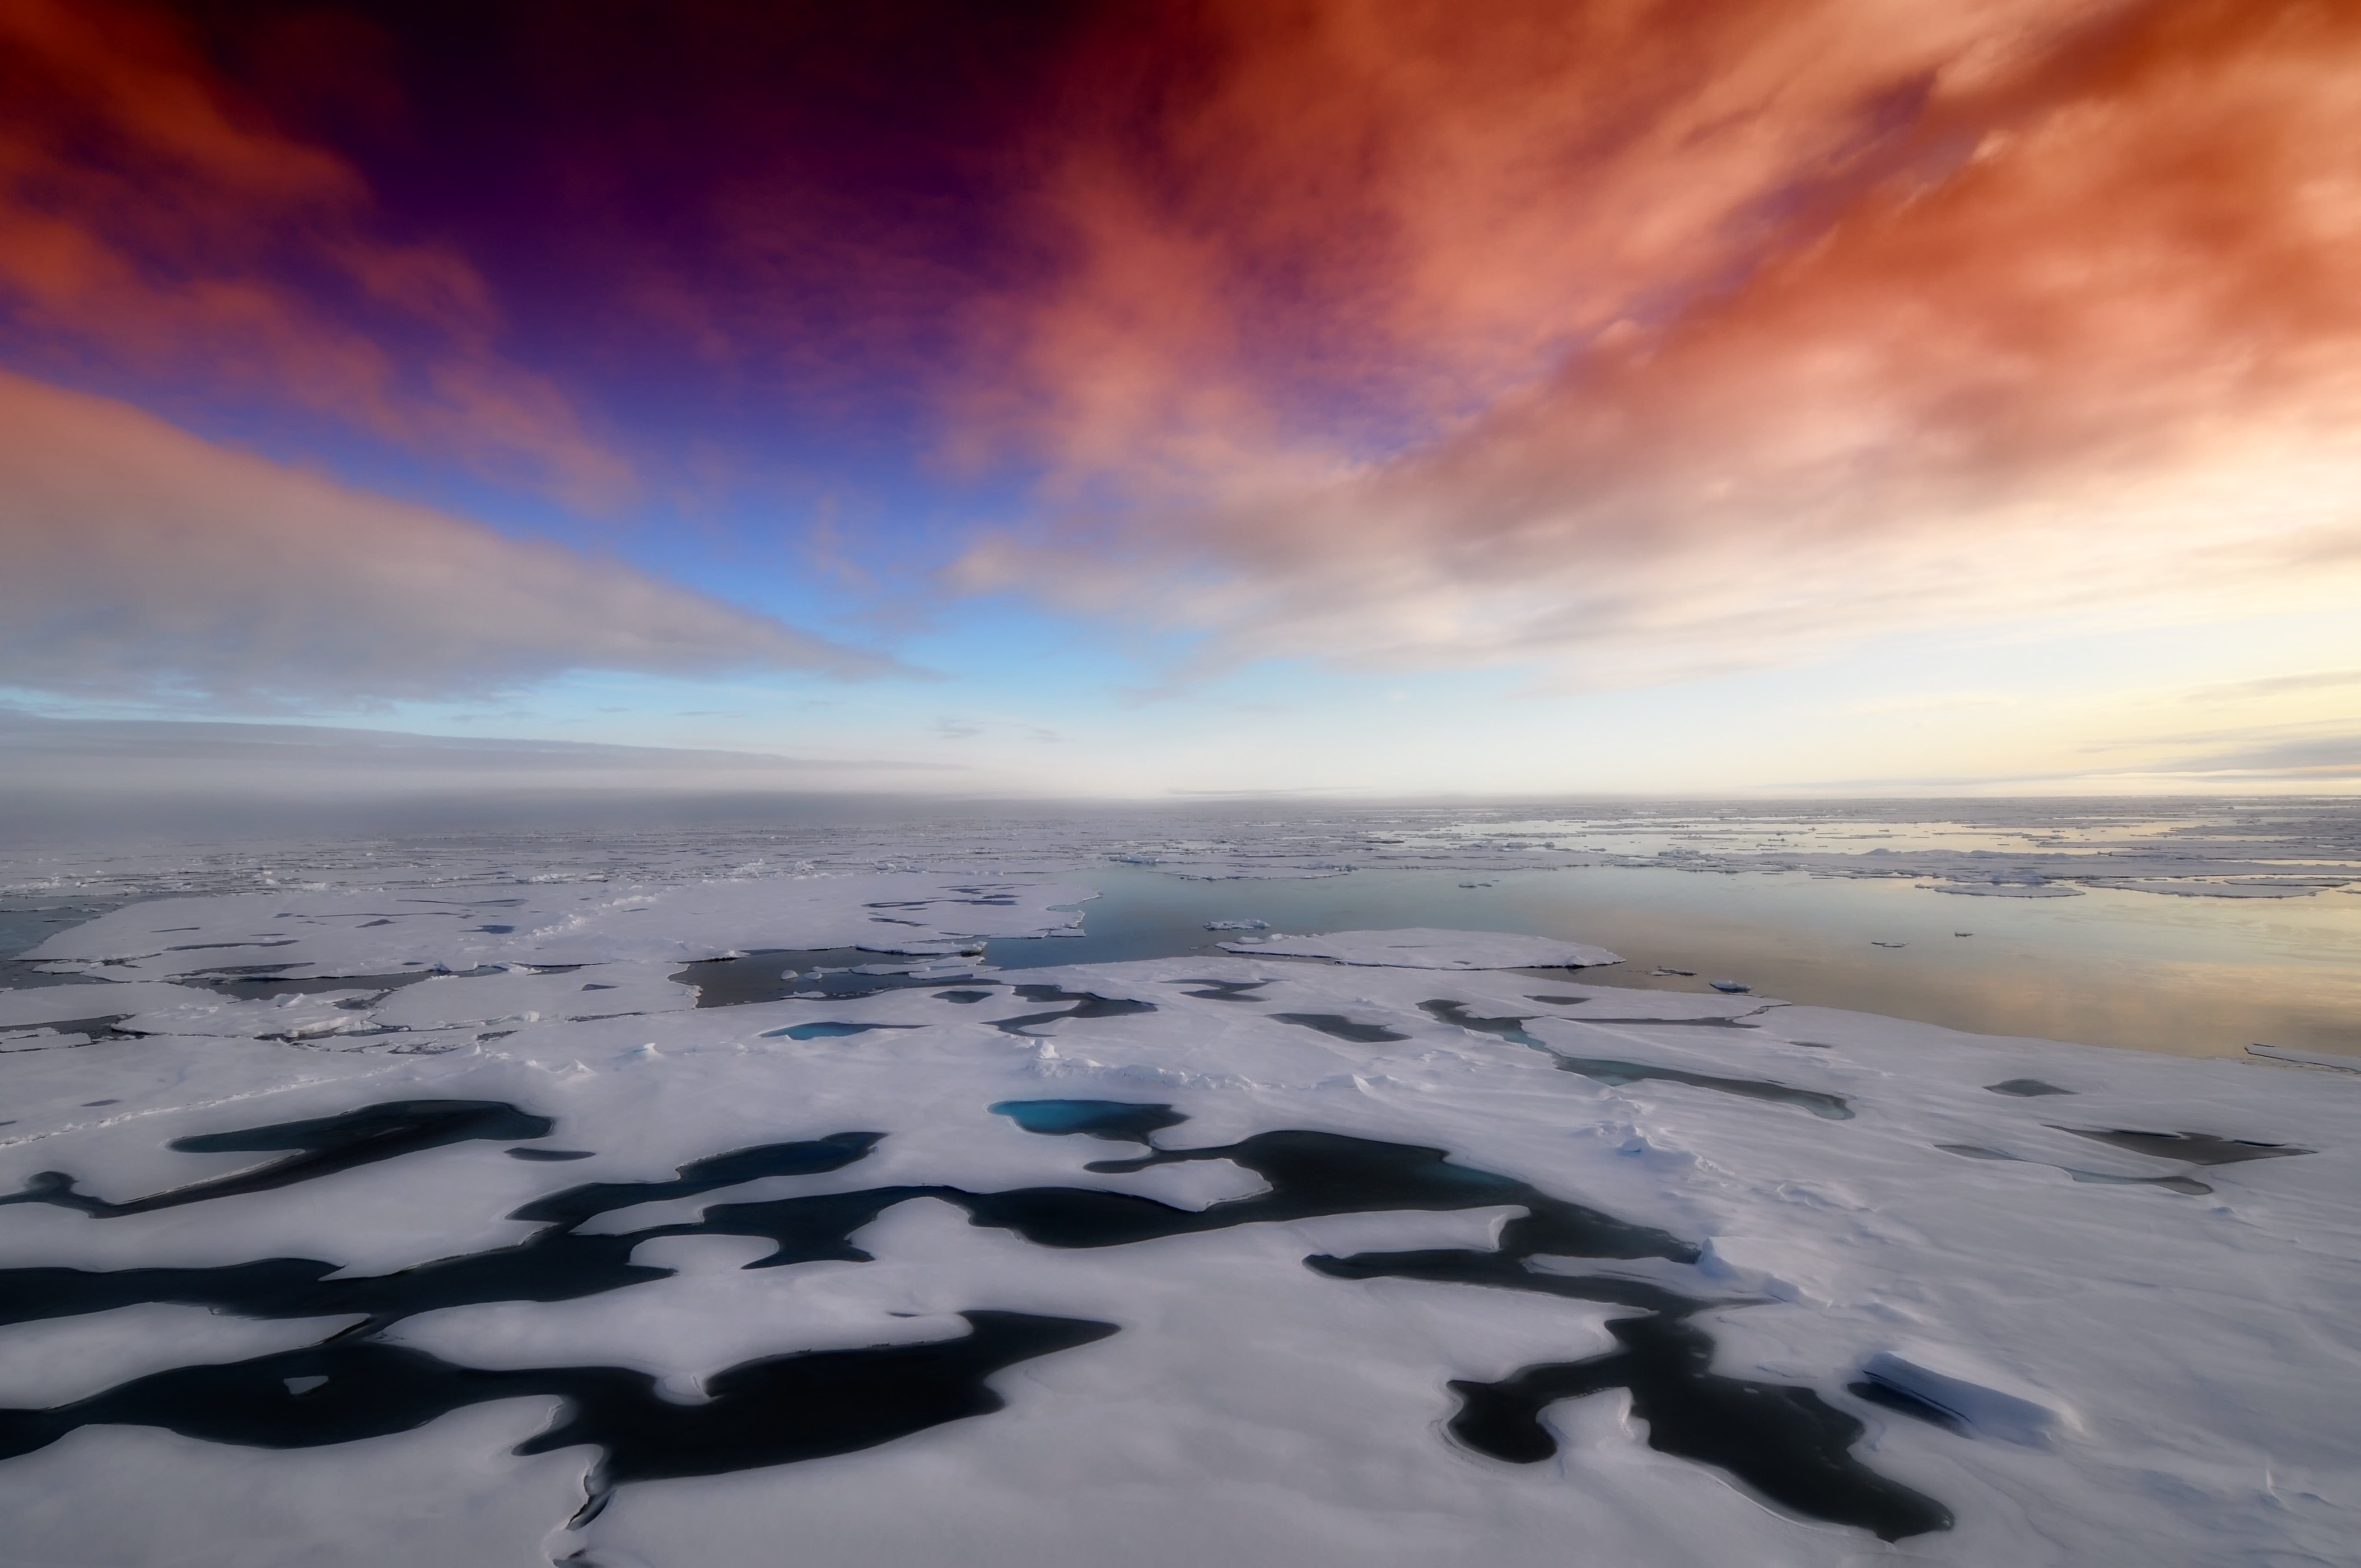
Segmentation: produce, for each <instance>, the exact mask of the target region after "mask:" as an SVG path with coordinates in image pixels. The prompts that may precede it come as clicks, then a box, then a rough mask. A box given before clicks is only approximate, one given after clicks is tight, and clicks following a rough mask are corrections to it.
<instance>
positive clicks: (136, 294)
mask: <svg viewBox="0 0 2361 1568" xmlns="http://www.w3.org/2000/svg"><path fill="white" fill-rule="evenodd" d="M369 219H370V199H369V193H368V189H367V187H366V185H365V184H364V182H363V181H362V180H361V178H360V177H359V175H358V174H357V172H356V171H355V170H353V169H352V168H351V167H349V166H348V165H347V164H346V163H345V162H344V161H343V160H342V159H339V158H337V157H336V156H335V155H334V154H332V153H330V152H328V151H325V150H324V149H321V148H314V147H310V146H306V145H304V144H302V143H301V142H299V141H297V140H295V139H293V138H291V137H288V136H286V135H285V134H283V133H281V132H280V131H279V130H278V129H276V128H275V127H274V126H272V125H270V124H269V121H268V120H267V119H266V118H265V117H263V116H262V115H261V114H260V112H259V111H258V110H257V109H256V108H254V107H253V106H252V105H251V104H246V103H244V102H242V101H241V100H240V98H239V96H238V94H237V93H235V92H234V91H233V90H232V89H231V88H230V87H229V86H228V85H227V84H226V83H225V82H224V81H222V80H221V79H220V78H219V76H218V75H217V74H216V73H215V72H214V71H212V70H211V69H210V68H209V67H208V65H207V64H206V63H205V61H204V60H203V59H202V58H201V57H199V56H198V55H197V54H196V53H195V51H194V50H193V49H191V48H189V47H188V46H187V44H186V43H185V42H184V40H183V39H182V38H181V37H180V35H179V34H178V33H177V32H176V31H175V30H174V28H173V27H171V26H170V24H169V23H168V22H167V21H165V20H164V19H163V18H162V17H161V16H160V15H159V14H158V13H154V12H150V11H148V10H147V9H144V8H140V7H137V6H136V5H128V4H119V3H116V0H0V311H5V313H6V314H7V315H8V316H9V317H10V318H12V320H13V323H14V325H15V327H16V330H17V332H18V333H19V334H20V335H22V336H24V337H26V338H27V339H30V340H32V341H35V342H38V343H42V344H46V345H49V347H50V349H51V351H52V352H54V353H57V354H60V355H62V356H65V358H66V359H67V360H68V361H69V362H75V363H79V362H82V361H86V360H90V359H93V358H94V359H96V360H98V361H101V362H106V363H112V364H115V365H117V366H120V367H126V368H127V369H129V370H131V371H133V372H135V373H137V374H139V375H142V376H147V377H154V376H158V375H167V374H170V373H173V372H176V371H195V372H198V373H201V374H202V375H203V378H205V380H206V381H207V384H208V385H209V386H210V387H212V388H214V389H234V390H236V391H237V392H239V393H242V394H245V395H248V396H259V397H263V398H266V399H270V400H280V399H284V400H290V401H291V402H293V403H295V404H296V405H298V406H301V407H302V408H305V409H308V410H311V411H315V412H320V413H324V414H327V415H330V416H332V417H335V418H336V419H339V420H342V421H344V422H347V423H349V424H351V425H353V426H356V427H357V428H359V429H361V430H364V431H367V432H368V433H371V434H373V435H376V436H379V437H381V438H384V439H389V440H392V441H395V442H399V443H403V444H409V445H412V446H413V447H418V448H423V449H427V450H432V451H434V452H437V453H450V454H456V455H458V456H460V457H461V458H462V459H463V460H465V461H467V462H469V463H471V464H472V465H473V466H476V467H478V469H479V470H483V471H488V472H493V473H499V474H502V475H507V476H511V477H521V478H523V479H525V480H527V481H529V482H533V483H535V484H538V485H540V486H541V487H543V488H546V489H548V490H550V491H552V492H554V493H556V494H558V495H560V496H562V497H564V498H565V499H568V500H572V501H575V502H577V503H579V504H584V505H590V506H605V505H610V504H612V503H613V502H614V501H616V500H617V499H620V498H621V497H623V496H625V495H627V494H628V493H629V492H630V490H631V485H632V477H631V471H630V469H629V468H628V466H625V465H624V464H623V463H622V462H620V460H619V459H618V458H616V457H615V456H614V455H613V454H612V453H611V451H609V449H607V448H606V447H603V446H602V445H600V444H598V443H597V442H595V441H593V440H592V439H591V438H590V437H589V435H588V434H587V433H585V431H584V430H583V429H582V427H581V424H580V422H579V421H578V419H577V417H576V415H575V413H574V412H573V411H572V409H571V407H570V406H569V404H568V402H567V400H566V398H565V397H564V396H563V395H562V394H561V393H560V392H559V391H558V390H557V389H555V387H553V386H551V385H550V384H549V383H548V382H546V381H545V380H544V379H542V378H538V377H535V376H533V375H531V374H529V373H527V372H524V371H522V370H520V369H518V368H516V367H513V366H511V365H508V364H506V363H504V362H503V361H502V360H501V359H500V356H499V355H498V354H497V352H496V351H495V349H494V347H493V343H492V340H493V335H494V333H495V331H496V330H497V327H498V324H499V323H498V318H497V313H496V312H495V311H494V309H493V306H492V304H491V302H490V298H489V291H488V290H487V289H486V287H485V285H484V283H483V280H481V279H480V278H479V277H478V276H477V275H476V273H475V272H474V270H473V269H471V268H470V267H469V266H468V265H467V262H466V261H465V260H464V259H462V258H459V257H458V256H456V254H454V253H452V252H451V251H449V250H447V249H445V248H442V247H435V246H432V245H415V244H397V243H393V242H390V241H387V240H384V239H380V238H378V237H375V236H372V235H371V233H370V232H369ZM306 270H308V271H312V272H314V273H317V274H322V275H324V276H325V277H327V278H329V279H330V280H335V284H336V285H337V286H338V287H340V288H341V289H342V290H343V291H346V292H347V293H348V294H349V295H350V296H351V297H352V298H353V299H354V300H355V301H356V302H357V303H358V305H359V306H360V308H361V312H363V313H365V312H368V311H370V310H374V311H375V312H377V313H379V314H380V315H381V316H382V330H380V331H377V332H371V331H368V330H364V328H363V327H362V326H360V325H357V324H355V319H354V318H355V315H356V314H357V313H350V312H343V311H335V310H332V309H329V308H324V305H323V304H322V303H321V302H319V301H317V300H315V299H314V298H313V296H312V295H311V294H310V293H308V292H307V291H306V290H304V289H303V288H301V287H298V286H296V285H295V284H294V283H292V282H290V281H287V279H288V277H289V276H290V275H291V272H293V273H301V272H303V271H306Z"/></svg>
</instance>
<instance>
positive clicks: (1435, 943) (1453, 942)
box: [1222, 926, 1623, 970]
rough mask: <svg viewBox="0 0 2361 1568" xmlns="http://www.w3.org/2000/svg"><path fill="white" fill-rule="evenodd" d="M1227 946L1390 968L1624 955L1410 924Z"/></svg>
mask: <svg viewBox="0 0 2361 1568" xmlns="http://www.w3.org/2000/svg"><path fill="white" fill-rule="evenodd" d="M1222 948H1223V949H1224V951H1227V952H1233V953H1272V954H1277V955H1279V956H1280V957H1283V958H1292V959H1331V960H1333V961H1334V962H1336V963H1340V964H1355V965H1368V966H1381V967H1384V968H1389V969H1447V970H1488V969H1578V968H1587V967H1589V966H1591V965H1595V964H1620V963H1621V962H1622V961H1623V960H1622V959H1620V958H1619V957H1617V956H1616V955H1615V954H1613V953H1610V952H1609V951H1608V950H1607V949H1606V948H1594V947H1590V946H1588V945H1587V944H1585V943H1582V942H1561V941H1557V940H1555V939H1554V938H1548V937H1527V936H1521V935H1519V934H1517V933H1515V932H1510V931H1446V930H1442V929H1439V928H1437V927H1430V926H1408V927H1402V928H1400V929H1399V930H1392V931H1331V932H1328V933H1326V934H1325V935H1323V936H1313V937H1290V936H1285V935H1279V936H1272V937H1244V938H1239V939H1238V940H1236V941H1234V942H1224V943H1223V944H1222Z"/></svg>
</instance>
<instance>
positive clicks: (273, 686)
mask: <svg viewBox="0 0 2361 1568" xmlns="http://www.w3.org/2000/svg"><path fill="white" fill-rule="evenodd" d="M0 538H5V540H6V541H7V543H8V558H7V567H6V570H5V572H0V684H6V685H16V686H22V687H30V688H36V689H42V690H49V691H54V692H60V693H68V694H79V695H105V694H130V695H165V696H174V695H178V696H186V697H189V698H191V699H192V700H196V701H200V702H210V701H214V700H225V701H231V702H241V703H247V704H252V703H256V702H262V703H270V702H295V703H302V702H306V701H315V700H323V699H326V700H345V699H352V698H406V697H432V696H449V695H455V694H475V693H481V692H485V691H488V690H496V689H500V688H503V687H511V686H515V685H524V684H528V683H531V682H533V681H536V680H540V679H544V678H545V677H548V676H550V675H554V674H559V673H561V672H564V671H566V670H571V669H583V668H589V669H606V670H629V671H642V672H648V673H653V674H713V673H718V672H724V671H730V670H779V669H802V670H817V671H822V672H827V673H830V674H840V675H862V674H878V673H882V672H884V671H885V670H888V669H892V668H895V665H894V664H893V663H892V662H891V661H890V660H887V659H884V658H881V657H879V656H876V655H873V654H869V653H864V652H859V651H857V650H854V649H851V648H846V647H842V646H840V645H838V644H836V643H832V642H829V641H826V640H824V639H822V638H819V637H816V636H813V635H811V634H809V633H807V632H803V631H799V630H796V629H795V628H793V627H790V626H787V625H785V624H783V623H781V622H780V621H777V620H773V619H772V618H770V617H768V616H764V615H759V614H756V613H754V612H752V611H750V610H745V609H739V608H737V607H735V606H731V605H728V604H724V603H722V602H720V601H719V600H717V599H714V598H708V597H707V596H705V595H703V594H699V593H696V592H693V591H691V590H689V589H686V588H683V587H678V586H677V585H675V584H672V583H668V582H665V581H664V580H662V579H660V578H657V577H653V576H649V575H648V574H646V573H644V572H642V571H639V570H638V569H636V568H634V567H631V566H629V565H624V564H622V563H620V562H617V561H612V560H604V559H600V558H598V557H594V556H589V555H585V554H580V553H578V552H575V551H571V550H566V549H562V548H560V547H558V546H555V545H553V544H545V543H527V542H522V541H518V540H514V539H510V538H507V537H504V536H502V535H500V534H499V533H496V532H493V531H492V530H490V529H489V528H485V527H482V526H481V525H479V524H477V523H474V522H470V521H466V520H464V519H461V518H457V517H453V516H451V515H449V514H447V513H444V512H438V511H434V510H430V509H427V508H424V507H418V506H412V505H408V504H405V503H402V502H398V501H394V500H390V499H385V498H383V497H379V496H373V495H368V494H366V493H364V492H361V491H357V490H354V489H350V488H346V487H345V486H342V485H339V484H336V483H335V482H334V481H332V480H329V479H326V478H324V477H318V476H315V475H312V474H307V473H302V472H298V471H296V470H293V469H290V468H285V467H281V466H278V465H276V464H272V463H269V462H266V461H264V460H263V459H261V458H258V457H254V456H250V455H246V454H243V453H238V452H234V451H231V450H228V449H226V448H225V447H221V446H216V445H214V444H209V443H206V442H203V441H201V440H199V439H198V438H196V437H195V436H192V435H190V434H188V433H185V432H183V431H181V430H178V429H175V428H174V427H172V426H170V425H168V424H166V423H164V422H161V421H159V420H157V419H155V418H153V417H151V416H149V415H148V414H146V413H143V412H141V411H138V410H136V409H133V408H131V407H129V406H128V405H126V404H123V403H118V402H114V401H111V400H105V399H100V398H93V397H90V396H87V395H84V394H82V393H78V392H70V391H64V390H60V389H57V388H54V387H49V386H45V385H43V384H41V383H39V382H37V381H30V380H27V379H25V378H21V377H16V376H10V375H6V374H5V373H0Z"/></svg>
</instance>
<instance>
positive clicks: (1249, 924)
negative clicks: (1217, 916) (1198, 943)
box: [1205, 920, 1270, 931]
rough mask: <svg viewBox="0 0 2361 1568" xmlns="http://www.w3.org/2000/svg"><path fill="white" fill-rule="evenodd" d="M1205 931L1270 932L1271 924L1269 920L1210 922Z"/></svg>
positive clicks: (1207, 922)
mask: <svg viewBox="0 0 2361 1568" xmlns="http://www.w3.org/2000/svg"><path fill="white" fill-rule="evenodd" d="M1205 929H1206V930H1208V931H1268V930H1269V929H1270V922H1269V921H1268V920H1208V921H1206V922H1205Z"/></svg>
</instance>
